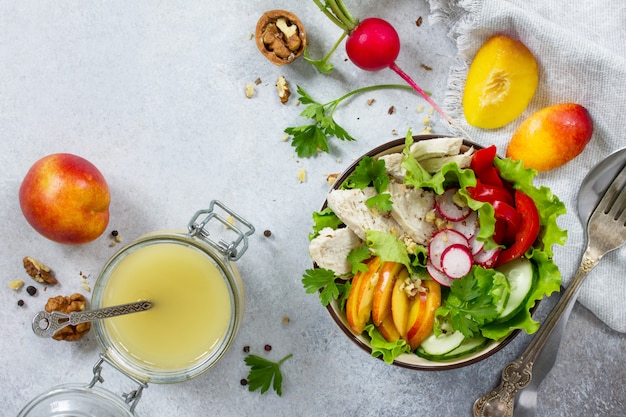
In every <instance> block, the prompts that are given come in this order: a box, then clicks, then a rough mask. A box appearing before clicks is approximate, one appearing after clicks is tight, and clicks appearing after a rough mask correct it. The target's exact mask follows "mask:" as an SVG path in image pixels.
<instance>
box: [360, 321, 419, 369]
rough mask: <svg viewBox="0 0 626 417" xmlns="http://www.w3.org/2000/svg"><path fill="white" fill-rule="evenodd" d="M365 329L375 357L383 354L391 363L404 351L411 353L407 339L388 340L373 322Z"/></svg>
mask: <svg viewBox="0 0 626 417" xmlns="http://www.w3.org/2000/svg"><path fill="white" fill-rule="evenodd" d="M365 331H366V332H367V334H368V335H369V336H370V345H371V346H372V356H373V357H375V358H378V357H381V356H382V359H383V360H384V361H385V362H386V363H388V364H391V363H393V361H394V359H395V358H397V357H398V356H400V355H402V354H403V353H411V346H409V344H408V343H406V341H404V340H398V341H397V342H388V341H387V340H385V338H384V337H383V336H382V335H381V334H380V332H379V331H378V329H377V328H376V326H374V325H373V324H372V323H369V324H368V325H367V326H365Z"/></svg>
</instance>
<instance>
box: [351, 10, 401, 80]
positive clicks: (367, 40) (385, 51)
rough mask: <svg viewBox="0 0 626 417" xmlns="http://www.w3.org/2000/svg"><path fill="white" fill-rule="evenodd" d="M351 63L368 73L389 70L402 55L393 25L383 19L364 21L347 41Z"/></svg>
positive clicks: (374, 18) (373, 18) (372, 18)
mask: <svg viewBox="0 0 626 417" xmlns="http://www.w3.org/2000/svg"><path fill="white" fill-rule="evenodd" d="M346 52H347V53H348V57H349V58H350V61H352V62H353V63H354V65H356V66H357V67H359V68H361V69H363V70H366V71H378V70H381V69H384V68H389V67H390V66H391V65H392V64H393V63H394V62H395V61H396V58H397V57H398V54H399V53H400V37H399V36H398V32H396V30H395V29H394V27H393V26H391V24H390V23H389V22H387V21H385V20H383V19H379V18H376V17H370V18H368V19H364V20H363V21H361V22H360V23H359V25H358V26H357V27H356V28H355V29H354V30H353V31H352V32H351V33H350V36H349V37H348V39H347V40H346Z"/></svg>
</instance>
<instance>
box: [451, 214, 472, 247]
mask: <svg viewBox="0 0 626 417" xmlns="http://www.w3.org/2000/svg"><path fill="white" fill-rule="evenodd" d="M450 226H451V228H452V229H454V230H456V231H457V232H459V233H461V234H462V235H463V236H465V237H466V238H467V239H468V240H470V239H471V238H472V237H474V235H475V234H476V233H477V232H478V213H477V212H475V211H474V210H472V211H471V213H470V214H469V216H467V217H466V218H464V219H463V220H459V221H457V222H452V224H451V225H450Z"/></svg>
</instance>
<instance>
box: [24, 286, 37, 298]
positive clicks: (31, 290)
mask: <svg viewBox="0 0 626 417" xmlns="http://www.w3.org/2000/svg"><path fill="white" fill-rule="evenodd" d="M26 292H27V293H28V295H30V296H33V295H35V294H37V288H35V287H33V286H32V285H29V286H28V287H26Z"/></svg>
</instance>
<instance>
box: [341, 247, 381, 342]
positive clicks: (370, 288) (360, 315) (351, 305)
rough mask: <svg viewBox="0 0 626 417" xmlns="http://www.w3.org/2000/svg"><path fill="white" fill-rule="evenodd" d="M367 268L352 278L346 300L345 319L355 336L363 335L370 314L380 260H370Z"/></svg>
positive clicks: (376, 258) (375, 258)
mask: <svg viewBox="0 0 626 417" xmlns="http://www.w3.org/2000/svg"><path fill="white" fill-rule="evenodd" d="M367 267H368V269H367V271H363V272H362V271H359V272H357V273H356V274H355V275H354V277H353V278H352V288H351V289H350V292H349V293H348V299H347V300H346V319H347V320H348V324H349V325H350V329H351V330H352V331H353V332H354V334H357V335H358V334H361V333H363V330H365V325H366V324H367V322H368V321H369V319H370V316H371V314H372V304H373V301H374V289H375V288H376V283H377V281H378V269H379V267H380V258H378V257H374V258H372V259H371V260H370V261H369V262H368V264H367Z"/></svg>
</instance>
